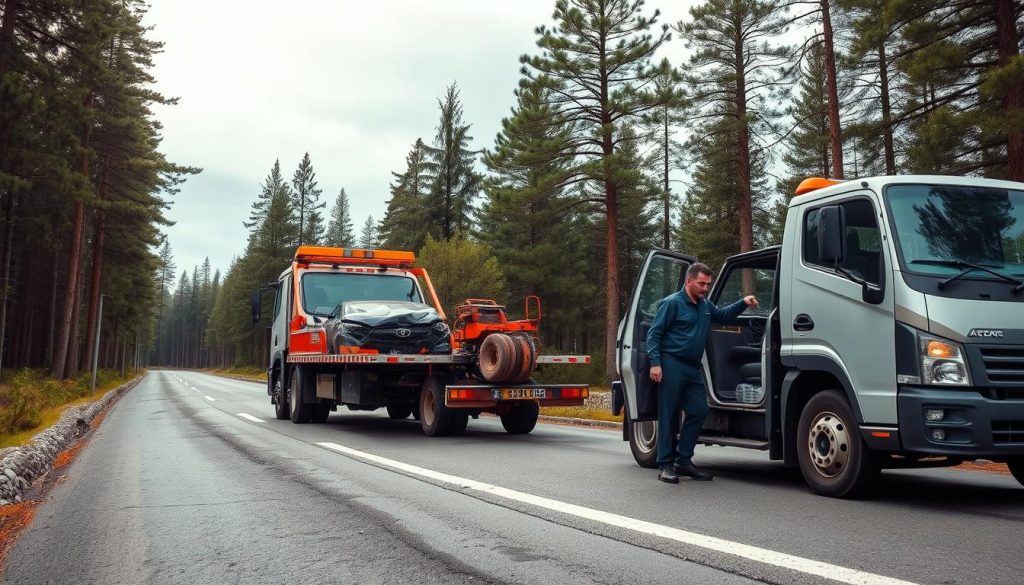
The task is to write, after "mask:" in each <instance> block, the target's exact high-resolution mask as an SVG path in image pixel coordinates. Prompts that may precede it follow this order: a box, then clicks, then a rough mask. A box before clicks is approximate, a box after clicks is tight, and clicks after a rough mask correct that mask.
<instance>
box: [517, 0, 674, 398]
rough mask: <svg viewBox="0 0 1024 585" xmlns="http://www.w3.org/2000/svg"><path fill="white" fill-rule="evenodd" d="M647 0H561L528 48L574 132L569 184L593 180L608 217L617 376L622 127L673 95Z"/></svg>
mask: <svg viewBox="0 0 1024 585" xmlns="http://www.w3.org/2000/svg"><path fill="white" fill-rule="evenodd" d="M643 6H644V2H643V1H642V0H558V1H557V2H556V3H555V12H554V20H555V21H556V23H557V26H556V27H553V28H547V27H543V26H541V27H538V28H537V34H538V36H539V38H538V40H537V46H538V47H539V48H540V49H541V54H540V55H538V56H529V55H524V56H523V57H521V58H520V61H521V62H522V64H523V74H524V75H525V76H526V80H525V81H524V82H523V83H527V84H528V83H537V84H540V85H541V86H542V87H543V88H544V89H545V92H544V93H543V94H542V95H544V96H546V98H545V99H546V100H547V101H548V103H549V104H550V105H551V106H553V111H552V113H551V115H552V116H558V117H559V118H561V119H564V120H565V123H566V124H567V125H568V126H567V127H568V128H570V129H571V131H572V140H571V141H570V142H569V144H568V145H567V148H565V149H564V150H562V151H560V152H559V154H558V157H559V158H564V159H566V160H571V161H573V163H574V169H573V173H571V174H570V175H569V176H567V177H566V179H565V180H564V181H563V185H570V184H573V183H579V182H585V181H594V182H597V183H598V185H599V186H600V188H599V189H597V190H594V191H592V192H591V193H592V194H596V196H597V198H598V199H597V202H598V203H599V204H600V206H601V211H602V213H603V214H604V222H603V223H604V225H605V230H606V231H605V238H604V243H605V248H606V250H605V260H606V266H605V316H604V318H605V324H604V325H605V356H604V357H605V360H604V361H605V373H606V376H607V378H608V379H609V380H611V379H614V378H615V376H616V371H615V338H616V328H617V327H618V323H619V311H620V306H619V298H620V287H619V266H618V259H619V252H618V233H619V228H618V224H619V217H618V210H619V201H618V198H619V194H618V191H617V184H618V181H617V178H616V175H617V174H618V173H619V172H621V171H622V170H623V166H622V165H620V164H619V162H618V159H617V158H616V152H617V150H618V149H619V147H620V145H621V143H622V137H621V135H620V133H621V127H622V124H624V123H629V122H631V121H637V120H639V118H640V117H641V116H643V115H644V114H646V113H649V112H650V111H651V110H653V109H655V108H657V107H659V106H661V105H662V104H664V103H665V102H666V101H667V100H668V99H669V96H667V95H664V94H660V93H659V92H657V91H655V90H654V88H653V81H654V79H655V78H656V77H657V76H658V74H659V73H660V72H659V71H658V70H657V68H656V67H652V64H651V60H652V58H653V55H654V53H655V51H656V50H657V49H658V48H659V47H660V46H661V45H662V44H663V43H664V42H666V41H667V40H668V39H669V33H668V29H667V27H662V28H661V30H660V32H658V33H656V34H655V35H653V36H652V35H651V34H650V32H649V31H650V29H651V27H653V26H654V25H655V23H656V21H657V17H658V14H659V13H658V12H657V11H655V12H654V14H653V15H652V16H650V17H647V16H644V15H643V14H642V11H643Z"/></svg>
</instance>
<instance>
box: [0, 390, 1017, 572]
mask: <svg viewBox="0 0 1024 585" xmlns="http://www.w3.org/2000/svg"><path fill="white" fill-rule="evenodd" d="M695 460H696V461H697V462H698V463H699V464H701V465H702V466H704V467H706V468H708V469H709V470H711V471H713V472H715V474H716V478H715V480H714V481H712V482H703V483H699V482H688V481H684V482H683V483H681V484H679V485H668V484H664V483H661V482H658V481H657V480H656V474H655V472H654V471H652V470H646V469H642V468H640V467H638V466H636V465H635V464H634V463H633V461H632V457H631V456H630V454H629V448H628V445H627V444H626V443H624V442H622V441H621V433H618V432H614V431H607V430H596V429H579V428H573V427H565V426H558V425H544V424H542V425H538V427H537V429H536V430H534V432H533V433H531V434H530V435H526V436H511V435H507V434H505V433H504V431H503V430H502V428H501V425H500V423H499V422H498V421H497V420H496V419H493V418H486V417H481V418H480V419H479V420H473V421H470V425H469V429H468V430H467V432H466V435H465V436H462V437H449V438H428V437H425V436H423V435H422V434H421V432H420V429H419V423H418V422H417V421H414V420H412V419H408V420H405V421H392V420H389V419H388V418H387V416H386V415H385V414H383V412H382V411H380V412H372V413H371V412H350V411H348V410H341V411H339V412H337V413H332V415H331V417H330V420H329V421H328V423H327V424H323V425H293V424H292V423H291V422H290V421H278V420H276V419H274V417H273V410H272V407H271V405H270V403H269V400H268V398H267V396H266V392H265V389H264V387H263V386H262V385H259V384H255V383H250V382H242V381H235V380H229V379H224V378H218V377H214V376H209V375H205V374H200V373H196V372H177V371H158V372H153V373H151V374H149V375H148V376H147V377H146V379H145V380H143V381H142V382H141V383H140V384H139V385H138V386H137V387H136V388H135V389H134V390H132V392H130V393H129V394H128V395H127V396H125V397H124V398H122V399H121V401H120V402H119V403H118V404H117V405H116V406H115V407H114V408H113V410H112V411H111V412H110V414H109V416H108V417H107V419H106V420H105V422H104V423H103V425H102V426H101V427H100V428H99V429H98V430H97V431H96V432H95V433H94V435H93V436H92V437H91V438H90V439H89V443H88V445H87V446H86V447H85V448H84V449H83V450H82V452H81V453H80V454H79V456H78V458H77V459H76V460H75V462H74V463H72V464H71V465H70V466H68V467H66V468H64V469H62V470H61V471H60V472H59V473H60V474H61V476H60V477H57V478H55V479H56V480H57V481H56V484H55V486H54V487H53V489H52V490H51V491H50V492H49V493H48V494H47V497H46V500H45V501H44V502H43V503H42V504H41V505H40V507H39V509H38V510H37V513H36V516H35V520H34V522H33V524H32V525H31V526H30V527H29V528H28V529H26V530H25V532H24V533H23V534H22V536H21V537H20V539H19V540H18V542H17V544H16V545H15V547H14V548H13V550H12V551H11V552H10V554H9V555H8V558H7V566H6V573H5V574H4V582H5V583H18V584H26V585H27V584H33V583H104V584H106V583H189V584H196V583H403V584H416V583H538V584H541V583H544V584H547V583H569V584H575V583H580V584H583V583H616V584H620V583H638V584H639V583H644V584H650V583H730V584H731V583H751V582H770V583H834V582H844V583H863V584H865V585H876V584H877V585H881V584H895V583H899V582H910V583H964V584H968V583H969V584H982V583H992V584H1000V585H1002V584H1007V583H1021V582H1024V506H1022V503H1024V488H1022V487H1021V486H1019V484H1017V482H1016V481H1015V480H1013V479H1012V478H1011V477H1009V476H999V475H992V474H985V473H978V472H971V471H961V470H952V469H942V470H924V471H912V472H911V471H899V472H895V471H890V472H886V473H885V474H884V475H883V483H882V485H881V486H880V489H879V490H878V493H877V494H876V495H875V496H874V497H873V498H871V499H868V500H860V501H845V500H834V499H829V498H823V497H819V496H815V495H812V494H811V493H810V492H809V491H808V490H807V489H806V487H805V486H804V485H803V483H802V480H801V479H800V478H799V476H798V475H797V474H794V473H793V472H790V471H787V470H786V469H784V468H783V467H782V466H781V465H779V464H776V463H770V462H768V461H767V458H766V455H764V454H763V453H760V452H750V451H745V450H741V449H732V448H722V447H699V448H698V451H697V455H696V458H695Z"/></svg>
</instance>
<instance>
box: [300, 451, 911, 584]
mask: <svg viewBox="0 0 1024 585" xmlns="http://www.w3.org/2000/svg"><path fill="white" fill-rule="evenodd" d="M317 445H319V446H321V447H324V448H325V449H331V450H333V451H337V452H339V453H344V454H346V455H350V456H352V457H356V458H359V459H363V460H366V461H373V462H374V463H377V464H379V465H383V466H384V467H389V468H391V469H396V470H400V471H404V472H405V473H409V474H412V475H418V476H420V477H426V478H430V479H434V480H437V481H442V482H445V483H449V484H452V485H455V486H457V487H460V488H463V489H470V490H476V491H479V492H484V493H488V494H491V495H493V496H498V497H500V498H504V499H507V500H512V501H516V502H521V503H524V504H529V505H532V506H537V507H539V508H545V509H548V510H553V511H555V512H561V513H563V514H568V515H571V516H576V517H578V518H585V519H587V520H593V521H595V522H600V523H602V524H607V525H609V526H616V527H619V528H625V529H627V530H633V531H635V532H640V533H643V534H650V535H652V536H658V537H661V538H665V539H668V540H674V541H676V542H681V543H683V544H688V545H691V546H697V547H700V548H705V549H708V550H713V551H717V552H721V553H725V554H729V555H734V556H738V557H742V558H744V559H749V560H752V561H757V562H759V563H764V564H766V565H772V566H776V567H781V568H783V569H789V570H791V571H797V572H799V573H806V574H808V575H815V576H817V577H824V578H826V579H831V580H833V581H838V582H840V583H849V584H850V585H915V584H914V583H912V582H910V581H902V580H900V579H893V578H891V577H886V576H884V575H876V574H874V573H867V572H864V571H858V570H856V569H850V568H848V567H841V566H839V565H832V564H829V563H823V562H820V561H815V560H812V559H805V558H803V557H798V556H795V555H789V554H786V553H780V552H776V551H773V550H769V549H765V548H760V547H756V546H750V545H747V544H742V543H739V542H732V541H730V540H724V539H721V538H715V537H713V536H706V535H704V534H699V533H696V532H690V531H687V530H681V529H679V528H672V527H670V526H663V525H661V524H654V523H653V522H646V521H644V520H637V519H635V518H630V517H628V516H621V515H619V514H613V513H611V512H603V511H601V510H595V509H593V508H585V507H583V506H577V505H575V504H569V503H566V502H561V501H558V500H552V499H549V498H544V497H541V496H535V495H533V494H528V493H525V492H519V491H515V490H511V489H508V488H503V487H501V486H496V485H491V484H489V483H483V482H480V481H475V480H472V479H466V478H464V477H459V476H456V475H449V474H447V473H442V472H440V471H434V470H432V469H426V468H423V467H417V466H415V465H409V464H408V463H402V462H401V461H395V460H393V459H386V458H384V457H380V456H377V455H372V454H370V453H365V452H363V451H357V450H355V449H351V448H349V447H345V446H342V445H338V444H337V443H317Z"/></svg>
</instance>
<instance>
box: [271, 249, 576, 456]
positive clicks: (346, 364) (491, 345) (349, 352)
mask: <svg viewBox="0 0 1024 585" xmlns="http://www.w3.org/2000/svg"><path fill="white" fill-rule="evenodd" d="M415 260H416V258H415V254H413V253H412V252H408V251H395V250H365V249H351V248H332V247H322V246H299V247H298V249H297V250H296V252H295V256H294V258H293V259H292V261H291V263H290V265H289V266H288V267H287V268H286V269H285V270H284V271H283V272H281V274H280V276H279V277H278V279H277V281H276V282H273V283H270V284H268V285H267V286H265V287H263V288H261V289H260V290H258V291H256V292H254V293H253V295H252V300H251V311H252V321H253V323H255V324H259V323H260V321H261V319H262V312H263V307H262V299H263V295H264V294H265V293H267V292H268V291H273V293H274V305H273V309H272V311H271V316H270V321H271V323H270V325H269V329H270V338H271V339H270V344H269V356H268V357H269V360H268V361H269V363H268V366H267V394H268V395H269V396H270V401H271V403H272V404H273V406H274V412H275V415H276V417H277V418H278V419H281V420H284V419H291V421H292V422H293V423H298V424H303V423H309V422H314V423H323V422H326V421H327V420H328V418H329V416H330V414H331V412H332V411H337V410H338V408H339V407H341V406H344V407H346V408H348V409H349V410H356V411H372V410H377V409H379V408H385V409H386V410H387V413H388V415H389V416H390V417H391V418H392V419H406V418H408V417H409V416H410V415H413V416H414V417H415V418H417V419H418V420H419V421H420V424H421V427H422V429H423V432H424V434H426V435H428V436H446V435H447V436H450V435H461V434H463V433H464V432H465V430H466V426H467V424H468V421H469V418H470V417H472V418H477V417H478V416H479V415H480V414H481V413H485V412H486V413H492V414H494V415H497V416H498V417H499V418H500V419H501V424H502V426H503V427H504V429H505V430H506V431H507V432H508V433H512V434H525V433H529V432H531V431H532V430H533V428H534V427H535V425H536V423H537V418H538V414H539V412H540V407H541V406H580V405H582V404H583V403H584V401H585V400H586V398H588V397H589V395H590V387H589V385H587V384H539V383H536V382H535V381H534V379H533V373H534V371H536V369H538V368H540V367H545V366H549V365H559V364H587V363H590V356H586V355H541V354H540V352H539V350H538V344H539V337H538V332H539V324H540V320H541V307H540V299H539V298H537V297H528V298H527V299H526V300H525V301H524V302H525V307H524V314H525V315H524V317H525V318H524V319H521V320H511V319H509V318H508V315H507V313H506V311H505V307H504V306H502V305H499V304H498V303H496V302H495V301H493V300H491V299H467V300H466V302H464V303H463V304H461V305H459V306H458V308H457V309H456V319H455V323H454V324H453V328H451V329H449V327H448V324H447V318H446V316H445V313H444V309H443V307H442V305H441V303H440V301H439V300H438V297H437V293H436V292H435V290H434V286H433V284H432V282H431V280H430V276H429V275H428V274H427V271H426V270H425V269H424V268H422V267H418V266H416V265H415ZM424 291H425V293H426V294H424ZM435 315H436V316H435ZM403 319H404V320H403ZM428 328H433V329H429V331H428ZM421 333H422V335H421ZM417 336H419V339H428V338H429V340H430V341H429V342H424V343H425V345H424V344H420V345H419V346H418V345H417V344H416V341H417V339H418V338H417Z"/></svg>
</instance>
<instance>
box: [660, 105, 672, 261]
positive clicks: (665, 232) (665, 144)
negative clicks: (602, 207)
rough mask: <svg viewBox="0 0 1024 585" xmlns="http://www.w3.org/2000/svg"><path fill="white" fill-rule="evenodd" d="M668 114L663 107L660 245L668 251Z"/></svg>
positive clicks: (670, 229)
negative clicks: (662, 220)
mask: <svg viewBox="0 0 1024 585" xmlns="http://www.w3.org/2000/svg"><path fill="white" fill-rule="evenodd" d="M668 113H669V108H668V106H665V119H664V122H665V128H664V135H663V137H662V141H663V144H662V148H663V149H664V153H663V154H664V155H665V159H664V160H663V161H662V162H663V163H664V169H663V171H662V172H663V173H664V180H665V186H664V188H665V193H664V198H665V200H664V201H663V203H664V207H665V226H664V230H663V232H662V245H663V246H664V248H665V249H666V250H668V249H669V246H670V245H671V243H672V240H671V231H672V215H671V214H670V213H669V202H670V200H671V199H672V192H671V191H669V190H668V157H669V152H668V151H669V141H668V137H669V134H668Z"/></svg>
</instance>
